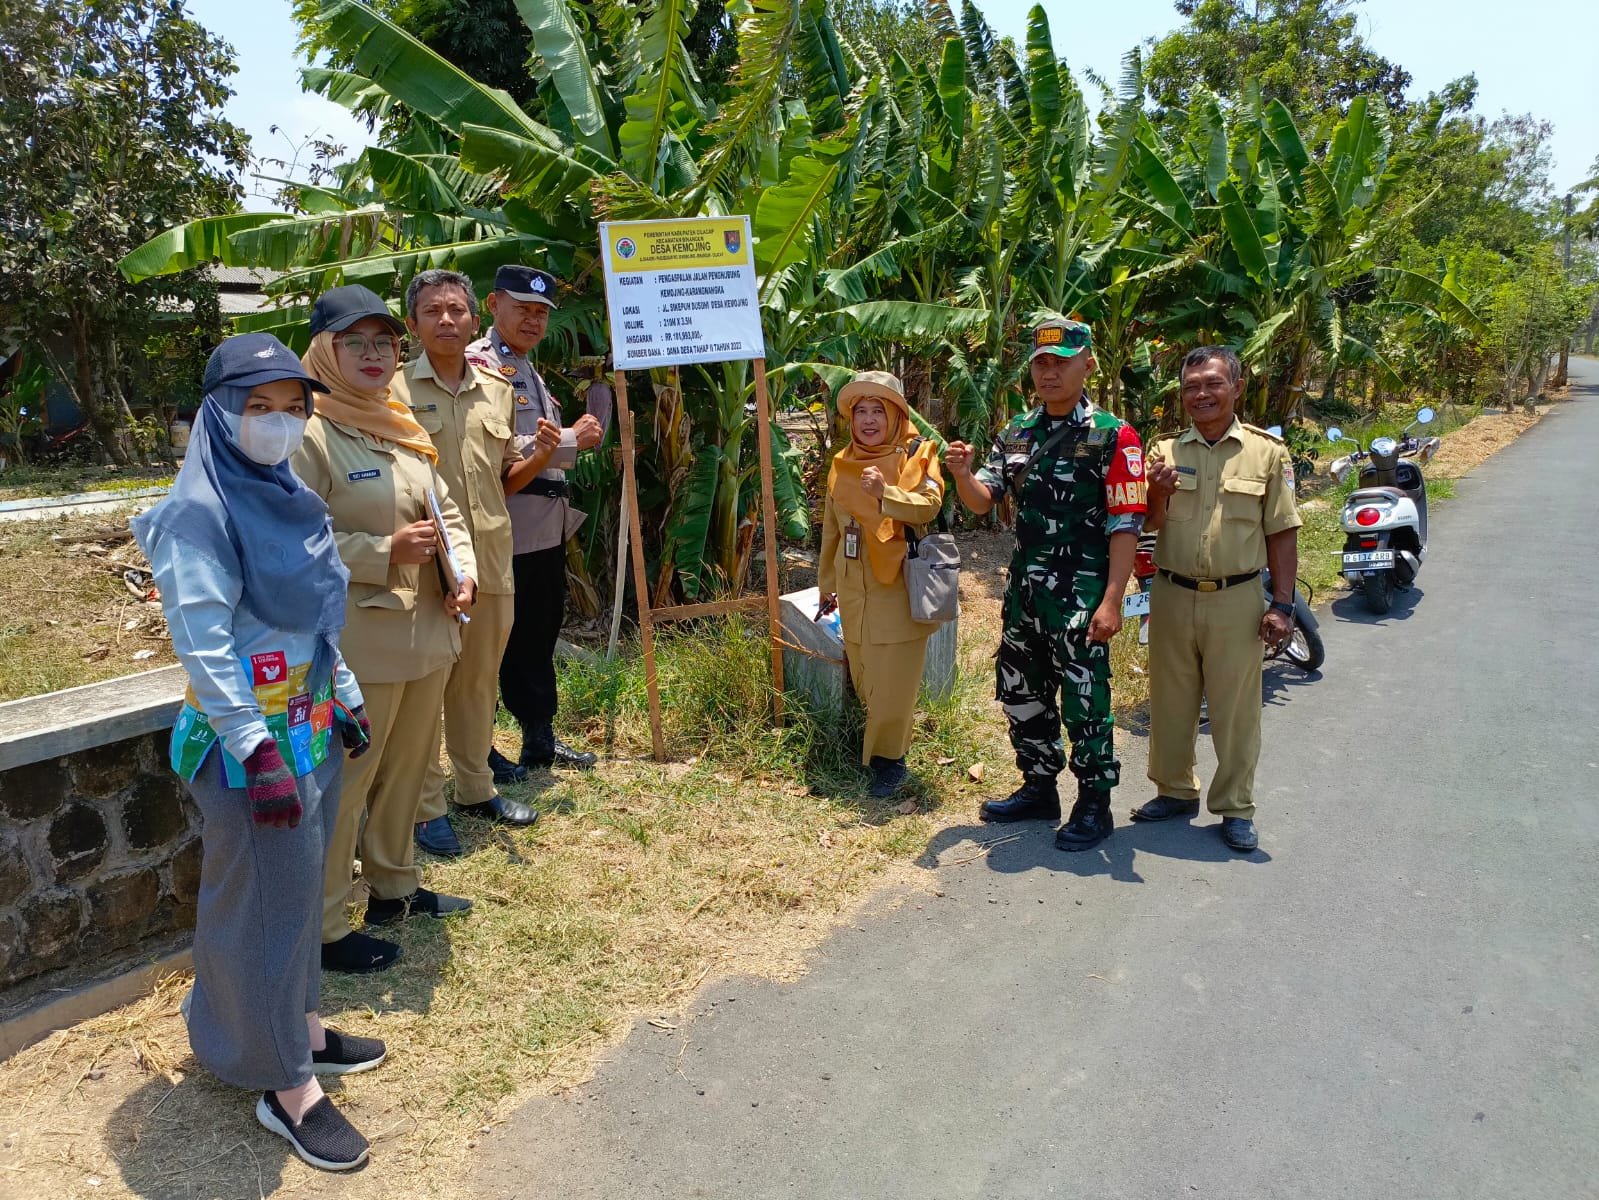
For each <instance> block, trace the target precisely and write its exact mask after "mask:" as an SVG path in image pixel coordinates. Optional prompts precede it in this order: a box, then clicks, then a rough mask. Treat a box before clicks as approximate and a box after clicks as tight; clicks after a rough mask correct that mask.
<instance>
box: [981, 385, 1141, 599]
mask: <svg viewBox="0 0 1599 1200" xmlns="http://www.w3.org/2000/svg"><path fill="white" fill-rule="evenodd" d="M1066 420H1067V422H1068V423H1069V424H1070V425H1071V426H1072V429H1071V432H1069V433H1068V434H1067V435H1066V436H1065V437H1064V438H1062V439H1061V441H1060V442H1058V443H1057V444H1056V445H1055V446H1054V448H1053V449H1051V450H1050V451H1049V452H1048V453H1046V454H1045V455H1043V456H1042V457H1041V458H1040V459H1039V460H1038V462H1036V463H1034V464H1033V467H1032V469H1031V470H1030V471H1028V473H1027V477H1026V478H1025V479H1024V480H1022V481H1021V487H1020V491H1019V492H1017V493H1016V552H1015V554H1014V555H1013V556H1012V559H1011V572H1010V577H1011V581H1012V583H1013V584H1015V583H1020V582H1021V581H1022V580H1024V579H1025V580H1027V581H1029V582H1033V583H1046V584H1050V585H1052V586H1059V585H1063V584H1065V583H1066V582H1067V581H1068V580H1069V579H1071V578H1072V577H1073V576H1077V575H1079V574H1083V575H1088V576H1097V577H1098V579H1099V592H1100V593H1101V594H1103V592H1104V584H1105V573H1106V570H1107V568H1108V567H1109V565H1110V535H1111V534H1113V533H1134V534H1136V533H1137V532H1138V531H1139V530H1140V529H1142V528H1143V525H1144V513H1145V512H1146V511H1147V508H1148V506H1147V502H1146V495H1145V493H1146V484H1145V482H1144V458H1143V447H1142V446H1141V445H1140V444H1139V441H1138V433H1137V431H1136V430H1135V429H1133V427H1132V426H1131V425H1128V424H1127V423H1126V422H1125V421H1122V420H1120V419H1119V418H1117V417H1115V416H1112V415H1111V414H1110V413H1108V412H1104V411H1102V410H1100V409H1098V408H1095V407H1094V405H1093V404H1092V403H1090V401H1089V399H1088V397H1087V396H1084V397H1083V398H1082V400H1081V401H1079V402H1078V405H1077V407H1076V408H1075V409H1073V410H1072V412H1071V414H1070V415H1069V416H1068V417H1067V418H1066ZM1058 429H1059V425H1058V423H1056V422H1052V421H1051V420H1050V419H1049V417H1048V415H1047V414H1046V413H1045V411H1044V407H1043V405H1039V406H1037V407H1035V408H1033V409H1030V410H1029V411H1027V412H1025V413H1023V414H1022V415H1021V416H1019V417H1017V418H1016V419H1015V420H1014V421H1012V422H1011V423H1010V424H1009V425H1007V426H1006V427H1005V428H1004V430H1003V431H1002V432H1001V433H1000V435H999V437H998V438H997V439H996V440H995V442H994V445H993V447H992V449H991V450H990V451H989V454H988V461H987V462H985V463H984V464H983V466H982V468H981V469H980V470H978V471H977V473H976V474H977V478H978V480H979V481H980V482H981V483H982V484H983V486H985V487H986V488H988V490H989V493H990V494H991V495H992V496H993V497H994V499H995V500H996V501H997V500H999V499H1000V497H1002V496H1003V495H1004V494H1005V492H1007V491H1013V492H1016V484H1017V477H1018V476H1019V475H1020V473H1021V470H1022V467H1023V466H1024V465H1025V464H1026V463H1027V460H1028V459H1029V458H1030V457H1031V456H1032V453H1033V450H1034V448H1035V447H1037V446H1041V445H1043V444H1045V443H1046V442H1047V441H1048V440H1049V439H1050V437H1051V436H1052V435H1053V433H1054V432H1056V431H1058ZM1072 590H1073V591H1074V592H1079V591H1083V589H1082V588H1081V587H1078V586H1076V585H1075V584H1073V585H1072ZM1063 599H1064V597H1063ZM1078 599H1079V601H1080V602H1089V603H1090V606H1092V605H1097V604H1098V602H1099V600H1098V597H1095V598H1093V599H1092V600H1091V601H1088V599H1087V596H1086V594H1085V595H1084V596H1081V597H1079V598H1078Z"/></svg>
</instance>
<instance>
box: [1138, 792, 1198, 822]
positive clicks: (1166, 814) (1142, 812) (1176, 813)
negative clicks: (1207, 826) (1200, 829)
mask: <svg viewBox="0 0 1599 1200" xmlns="http://www.w3.org/2000/svg"><path fill="white" fill-rule="evenodd" d="M1132 815H1133V820H1135V821H1169V820H1170V819H1171V818H1172V817H1197V816H1198V815H1199V801H1198V800H1179V799H1177V797H1175V796H1156V797H1155V798H1154V799H1153V800H1147V801H1145V802H1144V803H1143V804H1142V805H1140V806H1139V807H1137V808H1135V809H1133V814H1132Z"/></svg>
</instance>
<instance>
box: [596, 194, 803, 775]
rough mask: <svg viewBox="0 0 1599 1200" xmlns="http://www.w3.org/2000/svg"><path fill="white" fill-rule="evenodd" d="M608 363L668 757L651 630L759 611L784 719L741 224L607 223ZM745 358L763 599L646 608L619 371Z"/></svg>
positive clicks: (758, 386) (754, 334) (749, 257)
mask: <svg viewBox="0 0 1599 1200" xmlns="http://www.w3.org/2000/svg"><path fill="white" fill-rule="evenodd" d="M600 253H601V259H602V262H603V264H604V267H605V294H606V304H607V307H608V309H609V311H610V318H611V357H612V361H613V363H614V364H615V367H616V412H617V427H618V429H619V431H620V434H621V440H622V496H623V505H624V507H625V508H626V510H627V527H626V532H625V534H624V533H623V531H620V530H619V531H618V536H619V537H623V536H625V537H626V538H627V540H628V541H629V542H630V543H631V555H632V560H633V590H634V592H635V593H636V594H637V596H638V618H639V640H640V642H641V643H642V647H643V651H644V686H645V690H646V691H647V692H648V695H649V707H650V742H651V745H652V747H653V749H654V752H655V758H656V760H657V761H665V759H666V742H665V739H664V737H663V735H662V732H661V694H660V683H659V680H658V678H657V675H656V671H655V626H656V625H657V624H658V623H662V622H667V621H681V620H687V619H689V618H694V617H714V616H726V615H728V614H730V613H735V612H754V611H758V610H760V609H761V608H763V607H764V608H765V609H766V614H767V620H768V622H769V623H770V628H769V631H768V636H769V639H770V643H771V653H772V708H773V718H774V719H775V720H776V721H777V722H778V724H781V723H782V721H783V648H782V637H781V632H780V630H779V626H778V591H779V589H778V578H777V519H776V502H775V498H774V490H773V486H772V430H771V420H772V406H771V400H770V398H769V397H768V395H767V391H766V346H765V339H764V337H763V336H762V331H761V327H760V301H759V296H758V293H757V288H756V279H755V258H754V253H753V251H752V249H751V246H750V239H749V218H748V217H694V218H687V219H682V220H671V221H611V222H603V223H602V224H601V225H600ZM738 360H748V361H750V362H751V364H752V365H753V368H754V373H755V418H756V422H757V425H756V442H757V447H758V451H759V455H760V471H761V509H762V513H761V529H762V533H763V536H764V538H765V541H766V594H765V595H764V596H750V597H745V598H742V599H732V600H719V601H713V602H710V603H705V604H678V605H673V606H671V607H668V608H659V609H657V608H652V607H651V604H650V599H651V597H650V580H649V575H648V568H647V567H646V566H645V563H644V536H643V532H644V531H643V528H642V524H641V520H640V516H639V504H638V472H637V469H636V457H637V446H638V442H637V438H636V434H635V430H634V424H633V410H632V408H631V407H630V406H629V405H628V402H627V376H626V374H625V372H626V371H627V370H629V369H633V370H641V369H642V370H650V369H658V368H661V367H674V366H678V365H679V364H682V363H694V362H730V361H738Z"/></svg>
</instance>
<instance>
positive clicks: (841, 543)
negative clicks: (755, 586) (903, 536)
mask: <svg viewBox="0 0 1599 1200" xmlns="http://www.w3.org/2000/svg"><path fill="white" fill-rule="evenodd" d="M943 503H944V488H943V485H942V484H941V483H940V482H939V481H938V480H937V479H931V478H929V479H924V480H922V483H921V486H920V487H919V488H918V489H917V490H916V491H914V492H908V491H906V490H905V489H904V488H901V487H896V486H894V485H893V484H890V485H888V486H887V487H885V488H884V489H883V500H882V508H883V515H884V516H885V517H893V518H894V520H896V521H903V522H905V524H907V525H917V526H920V525H925V524H927V522H929V521H932V520H934V519H935V518H936V517H937V516H938V510H939V509H940V508H942V507H943ZM854 520H855V518H854V517H852V516H851V515H850V514H849V513H847V512H845V511H844V510H843V509H841V508H835V507H834V506H833V497H832V496H830V495H829V496H827V497H826V499H825V500H824V502H823V505H822V553H821V557H820V558H819V559H818V560H817V568H816V585H817V588H818V590H819V591H820V592H821V593H822V595H824V596H825V595H827V594H828V593H829V592H835V593H837V595H838V616H839V621H840V623H841V624H842V626H843V630H844V637H845V638H846V639H847V640H849V641H851V642H857V643H861V644H865V645H872V646H883V645H891V644H893V643H895V642H913V641H915V640H916V639H917V638H925V637H930V636H932V635H933V634H935V633H937V632H938V627H939V625H940V622H938V621H917V620H915V619H913V618H912V617H911V602H910V596H909V594H908V593H907V592H906V590H905V572H904V571H903V569H902V570H901V571H900V574H899V578H897V579H895V580H894V582H893V583H879V582H877V576H876V575H874V574H872V564H871V562H870V560H868V559H867V557H866V547H865V545H864V540H865V537H866V534H865V533H864V532H862V533H861V535H860V536H861V538H862V545H861V547H860V557H859V558H848V557H846V556H845V553H844V551H845V539H844V533H845V530H846V529H847V528H848V527H849V525H850V524H851V523H852V522H853V521H854Z"/></svg>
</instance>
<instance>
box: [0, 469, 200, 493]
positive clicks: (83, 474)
mask: <svg viewBox="0 0 1599 1200" xmlns="http://www.w3.org/2000/svg"><path fill="white" fill-rule="evenodd" d="M173 475H174V472H173V470H172V468H171V467H169V466H154V467H102V466H91V465H89V464H87V463H76V464H68V465H66V466H38V467H36V466H33V465H31V464H23V463H18V464H16V465H15V466H11V467H8V468H6V470H5V471H4V473H0V500H24V499H29V498H31V497H34V496H70V495H74V494H76V493H78V492H126V491H132V490H134V489H136V488H147V487H166V486H168V485H170V484H171V482H172V480H173Z"/></svg>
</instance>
